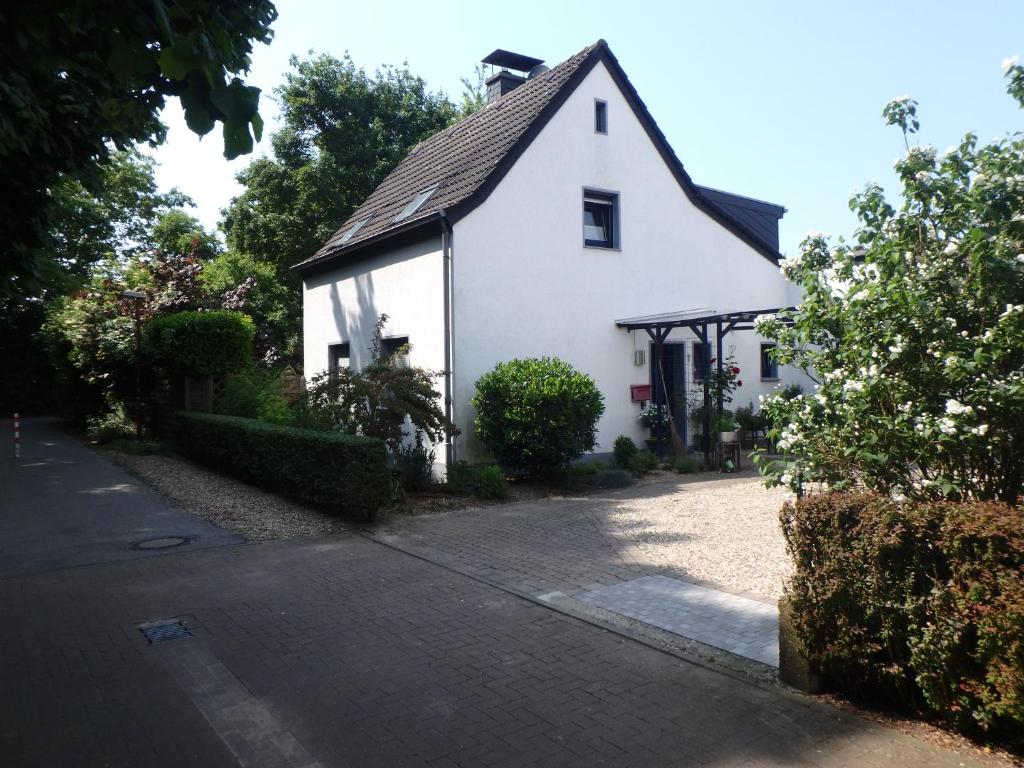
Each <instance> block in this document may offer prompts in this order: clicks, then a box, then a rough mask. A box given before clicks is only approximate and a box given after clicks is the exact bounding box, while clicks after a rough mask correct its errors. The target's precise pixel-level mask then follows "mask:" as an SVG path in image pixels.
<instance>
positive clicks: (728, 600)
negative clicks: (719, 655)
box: [579, 576, 779, 667]
mask: <svg viewBox="0 0 1024 768" xmlns="http://www.w3.org/2000/svg"><path fill="white" fill-rule="evenodd" d="M579 599H580V601H582V602H583V603H585V604H587V605H596V606H598V607H599V608H604V609H605V610H608V611H613V612H615V613H618V614H621V615H622V616H628V617H629V618H631V619H637V620H638V621H642V622H644V623H646V624H650V625H651V626H654V627H657V628H659V629H664V630H665V631H667V632H674V633H675V634H677V635H682V636H683V637H688V638H690V639H692V640H696V641H697V642H699V643H705V644H707V645H710V646H712V647H714V648H718V649H720V650H723V651H728V652H729V653H732V654H735V655H737V656H742V657H744V658H748V659H753V660H754V661H759V662H761V663H762V664H767V665H768V666H771V667H778V666H779V611H778V608H776V607H773V606H771V605H767V604H765V603H763V602H760V601H758V600H751V599H750V598H749V597H742V596H740V595H733V594H730V593H728V592H723V591H721V590H718V589H711V588H710V587H704V586H700V585H699V584H691V583H689V582H685V581H681V580H680V579H673V578H669V577H667V576H644V577H641V578H639V579H633V580H632V581H626V582H623V583H622V584H616V585H615V586H611V587H602V588H600V589H597V590H594V591H592V592H585V593H583V594H582V595H581V596H580V598H579Z"/></svg>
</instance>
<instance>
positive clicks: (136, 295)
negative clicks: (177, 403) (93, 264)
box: [121, 291, 146, 440]
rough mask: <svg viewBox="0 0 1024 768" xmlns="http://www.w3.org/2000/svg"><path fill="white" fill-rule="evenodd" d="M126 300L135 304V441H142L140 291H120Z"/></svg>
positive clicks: (142, 294)
mask: <svg viewBox="0 0 1024 768" xmlns="http://www.w3.org/2000/svg"><path fill="white" fill-rule="evenodd" d="M121 295H122V296H123V297H124V298H126V299H131V300H132V302H133V303H134V304H135V439H136V440H142V324H141V311H142V300H143V299H144V298H146V294H144V293H143V292H142V291H121Z"/></svg>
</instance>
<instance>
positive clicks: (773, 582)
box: [606, 476, 792, 598]
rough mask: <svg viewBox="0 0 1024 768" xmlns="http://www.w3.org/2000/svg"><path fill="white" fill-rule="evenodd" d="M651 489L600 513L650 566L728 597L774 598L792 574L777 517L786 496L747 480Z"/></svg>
mask: <svg viewBox="0 0 1024 768" xmlns="http://www.w3.org/2000/svg"><path fill="white" fill-rule="evenodd" d="M659 487H661V488H663V489H664V490H663V492H662V493H658V494H656V495H650V496H647V497H643V498H627V499H623V500H621V501H618V502H616V503H615V504H613V505H610V507H609V509H608V510H607V511H606V514H607V517H608V522H609V524H611V525H613V526H614V527H615V528H617V529H618V530H620V531H621V532H622V533H624V534H626V535H627V536H629V538H630V539H632V540H633V541H634V542H636V544H637V546H638V547H639V548H640V550H641V552H642V553H643V555H644V559H645V560H647V561H648V563H649V564H650V565H653V566H656V567H659V568H666V569H669V570H674V571H678V572H680V573H681V574H683V575H685V576H687V577H689V578H692V579H697V580H700V581H706V582H710V583H712V584H715V585H718V586H721V587H725V588H726V589H729V590H731V591H738V592H750V593H752V594H755V595H759V596H761V597H769V598H778V597H781V595H782V584H783V581H784V580H785V579H786V578H787V577H788V576H789V575H790V573H791V572H792V566H791V562H790V559H789V556H788V555H787V554H786V549H785V542H784V540H783V538H782V531H781V529H780V527H779V510H780V509H781V507H782V504H783V502H785V501H786V500H787V499H790V498H792V494H791V493H789V492H788V491H785V490H783V489H781V488H771V489H768V488H765V487H764V483H763V482H762V481H761V479H760V478H758V477H755V476H748V477H725V478H719V477H714V479H710V480H702V479H697V478H695V479H693V480H691V481H688V482H678V483H673V482H671V481H669V482H666V483H663V484H661V485H660V486H659ZM652 490H653V488H652Z"/></svg>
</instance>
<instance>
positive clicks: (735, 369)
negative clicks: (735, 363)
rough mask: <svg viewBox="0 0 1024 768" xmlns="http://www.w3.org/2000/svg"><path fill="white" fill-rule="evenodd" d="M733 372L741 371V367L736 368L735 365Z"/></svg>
mask: <svg viewBox="0 0 1024 768" xmlns="http://www.w3.org/2000/svg"><path fill="white" fill-rule="evenodd" d="M732 372H733V373H739V372H740V369H739V368H736V367H733V369H732Z"/></svg>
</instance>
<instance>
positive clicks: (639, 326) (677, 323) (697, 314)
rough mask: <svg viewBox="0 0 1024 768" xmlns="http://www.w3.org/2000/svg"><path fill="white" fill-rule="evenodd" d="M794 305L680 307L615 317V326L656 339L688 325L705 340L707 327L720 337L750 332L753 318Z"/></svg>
mask: <svg viewBox="0 0 1024 768" xmlns="http://www.w3.org/2000/svg"><path fill="white" fill-rule="evenodd" d="M793 309H795V308H794V307H776V308H774V309H747V310H741V311H735V312H716V311H715V310H713V309H707V308H701V309H683V310H678V311H676V312H664V313H661V314H656V315H642V316H640V317H628V318H624V319H622V320H616V321H615V325H617V326H618V327H619V328H624V329H626V330H627V331H647V334H648V335H649V336H650V337H651V338H652V339H655V340H656V341H659V342H660V341H664V340H665V339H666V338H667V337H668V334H669V333H671V331H672V329H674V328H689V329H690V330H691V331H693V332H694V333H695V334H697V336H698V337H700V338H701V339H703V340H705V341H706V340H707V330H708V327H713V328H715V329H716V331H717V332H718V335H719V336H725V335H726V334H727V333H729V332H730V331H750V330H753V328H754V320H755V319H756V318H757V317H759V316H760V315H774V314H776V313H778V312H784V311H792V310H793Z"/></svg>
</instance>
